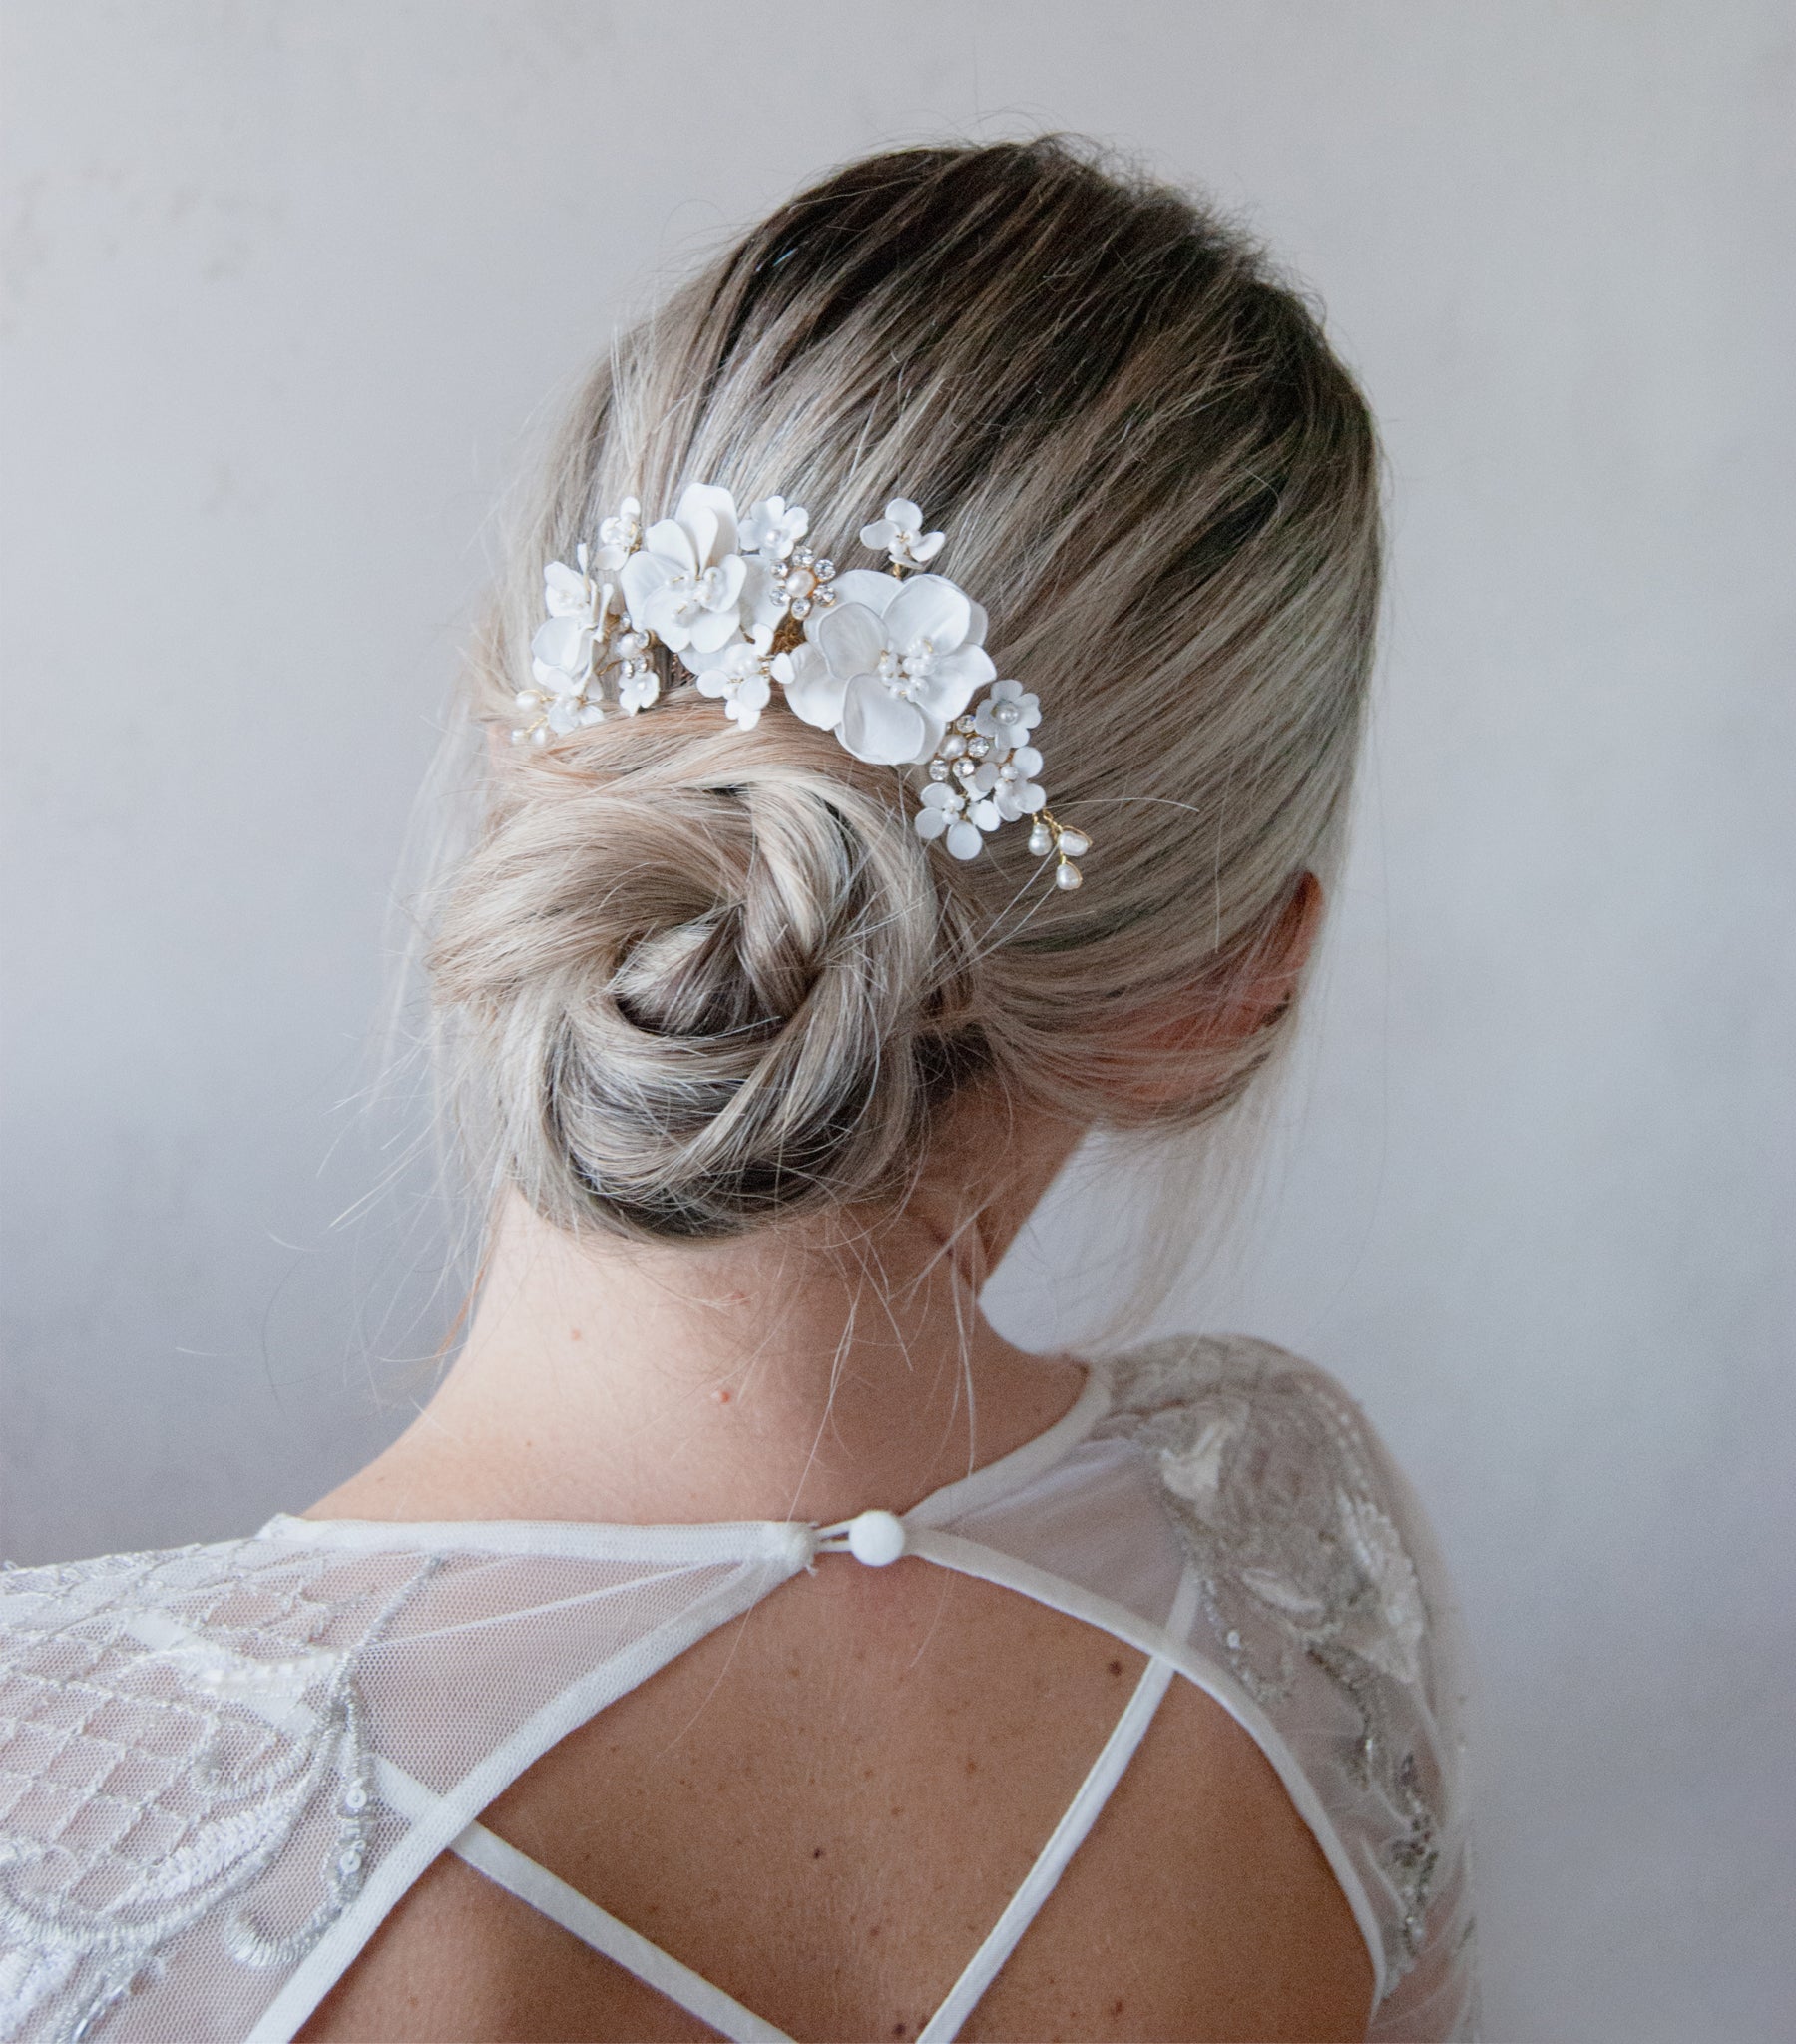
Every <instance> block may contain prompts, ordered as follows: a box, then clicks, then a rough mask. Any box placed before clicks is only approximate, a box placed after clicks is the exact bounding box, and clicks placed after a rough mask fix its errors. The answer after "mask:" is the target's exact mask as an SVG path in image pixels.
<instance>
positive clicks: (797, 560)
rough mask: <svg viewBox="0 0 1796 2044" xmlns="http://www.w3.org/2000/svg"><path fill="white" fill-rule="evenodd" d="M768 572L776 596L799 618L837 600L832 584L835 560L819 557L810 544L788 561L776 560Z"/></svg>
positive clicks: (799, 549) (800, 548)
mask: <svg viewBox="0 0 1796 2044" xmlns="http://www.w3.org/2000/svg"><path fill="white" fill-rule="evenodd" d="M768 572H769V579H770V580H771V582H772V585H773V593H774V595H775V596H776V597H777V598H778V599H779V601H780V602H781V603H783V604H784V605H785V607H786V609H787V611H789V612H790V613H791V615H792V616H793V617H795V618H797V619H799V620H803V619H805V618H808V617H809V616H810V614H811V611H812V609H813V608H815V609H818V610H823V609H827V607H828V606H829V605H830V604H832V603H834V602H835V600H836V593H835V591H834V590H833V589H831V588H830V586H829V585H830V584H831V583H832V582H833V581H834V580H835V563H834V562H833V561H820V560H818V559H817V557H816V555H815V554H814V553H812V552H811V550H810V548H809V547H799V548H798V549H797V551H796V552H795V553H793V554H792V556H791V558H790V559H789V560H784V561H776V562H774V563H773V564H772V566H771V568H770V569H769V571H768Z"/></svg>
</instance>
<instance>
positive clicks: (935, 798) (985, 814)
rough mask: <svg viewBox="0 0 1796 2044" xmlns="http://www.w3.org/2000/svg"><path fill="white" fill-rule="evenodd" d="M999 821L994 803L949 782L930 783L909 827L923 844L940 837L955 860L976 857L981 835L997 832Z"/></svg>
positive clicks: (935, 781)
mask: <svg viewBox="0 0 1796 2044" xmlns="http://www.w3.org/2000/svg"><path fill="white" fill-rule="evenodd" d="M1001 820H1002V819H1001V818H1000V816H999V814H998V809H997V805H996V804H995V803H993V802H989V801H985V800H982V799H981V798H980V797H979V796H978V795H977V794H975V793H973V792H971V791H970V790H969V789H967V788H965V787H961V786H957V785H955V784H954V783H952V782H950V781H946V780H932V781H931V782H930V783H929V785H928V786H927V787H926V788H924V790H923V794H922V807H921V808H919V809H918V811H917V813H916V814H915V815H914V816H913V817H912V818H911V827H912V828H913V829H914V830H915V831H916V833H917V835H918V836H919V837H921V838H922V840H923V842H924V843H925V844H929V843H933V842H934V840H935V839H936V838H938V837H943V838H946V839H947V843H948V849H949V850H950V851H951V852H952V853H953V854H954V856H955V857H956V858H977V857H978V856H979V847H980V844H981V842H982V841H983V839H982V837H981V833H982V832H983V831H986V830H996V829H997V827H998V825H999V822H1000V821H1001Z"/></svg>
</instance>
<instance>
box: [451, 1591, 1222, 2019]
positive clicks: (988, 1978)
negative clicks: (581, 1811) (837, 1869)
mask: <svg viewBox="0 0 1796 2044" xmlns="http://www.w3.org/2000/svg"><path fill="white" fill-rule="evenodd" d="M1196 1597H1197V1585H1196V1581H1195V1579H1194V1578H1193V1577H1192V1576H1191V1574H1190V1572H1189V1571H1188V1570H1187V1571H1186V1573H1185V1576H1184V1578H1183V1580H1182V1581H1181V1582H1180V1584H1179V1586H1178V1595H1177V1597H1176V1599H1175V1600H1174V1603H1173V1606H1172V1610H1171V1613H1170V1615H1169V1616H1168V1618H1167V1621H1166V1630H1167V1631H1168V1633H1170V1634H1171V1635H1172V1637H1173V1638H1175V1639H1182V1638H1183V1637H1184V1635H1185V1633H1186V1631H1187V1629H1188V1628H1189V1626H1190V1622H1191V1615H1192V1612H1193V1610H1194V1608H1195V1605H1196ZM1173 1673H1174V1671H1173V1668H1172V1664H1171V1663H1170V1662H1169V1661H1165V1660H1162V1659H1161V1658H1159V1657H1158V1656H1157V1655H1156V1656H1153V1657H1152V1658H1150V1659H1149V1661H1148V1663H1147V1666H1146V1668H1145V1669H1143V1670H1142V1673H1141V1679H1140V1681H1139V1682H1138V1683H1136V1685H1135V1688H1134V1693H1133V1695H1132V1696H1130V1698H1129V1700H1128V1702H1127V1704H1126V1705H1124V1706H1123V1709H1122V1716H1121V1717H1120V1718H1119V1719H1118V1720H1117V1722H1116V1724H1115V1726H1114V1727H1113V1728H1112V1730H1111V1735H1110V1737H1109V1738H1108V1739H1107V1740H1106V1741H1105V1743H1104V1750H1103V1751H1102V1752H1101V1753H1100V1754H1099V1756H1098V1758H1097V1760H1096V1761H1094V1762H1093V1764H1092V1767H1091V1771H1090V1772H1089V1773H1088V1774H1087V1776H1086V1778H1085V1780H1084V1781H1083V1782H1082V1783H1081V1784H1080V1787H1079V1791H1078V1793H1077V1794H1076V1795H1075V1796H1074V1797H1073V1800H1072V1801H1071V1802H1070V1803H1069V1804H1068V1805H1067V1809H1066V1812H1065V1814H1064V1815H1063V1816H1062V1817H1061V1820H1060V1822H1059V1823H1058V1824H1056V1825H1055V1827H1054V1831H1053V1834H1052V1835H1051V1836H1050V1838H1049V1840H1048V1842H1047V1844H1045V1845H1044V1846H1043V1847H1042V1849H1041V1851H1040V1853H1039V1854H1038V1855H1037V1857H1036V1861H1035V1864H1034V1865H1033V1866H1032V1867H1031V1868H1030V1869H1029V1872H1028V1873H1027V1874H1026V1875H1025V1876H1024V1878H1023V1882H1022V1885H1021V1886H1020V1887H1019V1888H1018V1889H1017V1892H1016V1893H1015V1894H1014V1895H1013V1896H1012V1897H1011V1899H1010V1901H1009V1903H1008V1904H1007V1905H1006V1907H1005V1910H1004V1913H1003V1915H1001V1916H1000V1917H999V1919H998V1921H997V1922H996V1923H995V1924H994V1925H993V1926H992V1929H991V1932H990V1934H989V1935H988V1936H987V1937H986V1939H985V1942H984V1943H983V1944H981V1946H980V1947H979V1949H978V1951H976V1952H975V1953H974V1954H973V1957H972V1958H971V1960H970V1961H969V1962H968V1964H967V1966H966V1969H965V1971H963V1972H962V1974H961V1976H960V1978H959V1979H958V1980H957V1981H956V1982H955V1983H954V1985H953V1987H952V1988H950V1989H949V1991H948V1996H947V1999H946V2000H945V2001H944V2002H943V2003H942V2005H941V2007H940V2008H938V2009H937V2010H936V2012H935V2014H934V2015H933V2016H931V2017H930V2019H929V2021H928V2023H927V2024H926V2025H925V2026H924V2028H923V2030H922V2032H921V2033H920V2035H919V2037H918V2040H917V2044H953V2039H954V2038H955V2037H957V2036H958V2035H959V2033H960V2027H961V2025H962V2024H963V2023H964V2022H965V2021H966V2020H967V2018H968V2016H970V2015H971V2014H972V2013H973V2011H974V2009H975V2008H977V2007H978V2005H979V2002H980V1998H981V1997H982V1996H983V1995H984V1993H985V1991H986V1989H987V1988H988V1987H990V1986H991V1984H992V1982H993V1981H994V1980H995V1979H996V1978H997V1977H998V1973H999V1971H1000V1969H1001V1968H1002V1967H1003V1965H1004V1962H1005V1961H1006V1960H1007V1959H1008V1958H1009V1957H1010V1955H1011V1953H1012V1952H1013V1951H1015V1949H1016V1948H1017V1944H1018V1941H1019V1940H1020V1939H1021V1937H1022V1935H1023V1933H1024V1932H1025V1931H1026V1930H1027V1929H1028V1928H1029V1926H1030V1924H1031V1923H1033V1922H1034V1921H1035V1919H1036V1915H1037V1913H1038V1912H1039V1911H1040V1909H1041V1907H1042V1904H1043V1903H1044V1902H1046V1901H1047V1899H1048V1897H1049V1896H1050V1895H1051V1894H1052V1893H1053V1892H1054V1885H1055V1883H1056V1882H1057V1881H1058V1880H1059V1879H1060V1877H1061V1875H1062V1873H1064V1872H1065V1870H1066V1867H1067V1863H1068V1861H1069V1860H1071V1859H1072V1857H1073V1855H1074V1853H1075V1852H1077V1851H1078V1850H1079V1848H1080V1846H1081V1845H1082V1844H1083V1843H1084V1842H1085V1838H1086V1835H1087V1833H1088V1832H1089V1831H1090V1830H1091V1828H1092V1826H1093V1824H1095V1823H1096V1822H1097V1820H1098V1814H1099V1812H1100V1811H1101V1810H1102V1809H1103V1808H1104V1805H1105V1804H1106V1803H1107V1802H1108V1801H1109V1800H1110V1797H1111V1793H1112V1791H1113V1790H1114V1789H1115V1788H1116V1786H1117V1784H1118V1783H1119V1782H1120V1781H1121V1780H1122V1775H1123V1771H1124V1770H1125V1769H1126V1768H1127V1766H1128V1763H1129V1762H1130V1761H1131V1760H1132V1759H1133V1758H1134V1753H1135V1749H1136V1748H1137V1747H1138V1746H1139V1745H1140V1743H1141V1741H1142V1739H1143V1738H1144V1737H1145V1736H1146V1732H1147V1728H1148V1726H1149V1725H1150V1724H1152V1722H1153V1714H1154V1712H1155V1711H1156V1710H1157V1709H1158V1708H1159V1704H1160V1699H1161V1698H1162V1697H1164V1695H1165V1694H1166V1691H1167V1689H1168V1687H1169V1686H1170V1684H1171V1681H1172V1676H1173ZM454 1850H455V1852H456V1854H457V1856H458V1857H460V1858H462V1859H464V1860H466V1861H467V1863H468V1864H469V1865H470V1866H472V1867H474V1868H476V1869H477V1870H478V1871H479V1872H481V1873H484V1874H485V1875H486V1876H487V1878H488V1879H489V1880H492V1881H494V1882H496V1883H497V1884H498V1885H499V1886H500V1887H502V1888H504V1889H506V1890H507V1892H508V1893H511V1894H514V1895H516V1896H517V1897H518V1899H519V1900H520V1901H524V1902H528V1903H529V1904H530V1905H531V1907H532V1908H535V1909H539V1910H541V1911H542V1913H543V1914H544V1915H545V1916H547V1917H549V1918H551V1920H552V1921H554V1922H556V1923H559V1924H560V1925H561V1926H562V1928H563V1929H564V1930H567V1931H571V1932H572V1933H573V1934H574V1936H576V1937H578V1938H579V1939H581V1940H582V1942H583V1943H586V1944H589V1945H591V1946H592V1947H593V1949H594V1950H595V1951H597V1952H602V1953H603V1954H604V1955H605V1957H606V1958H608V1959H611V1960H612V1961H613V1962H614V1963H615V1964H617V1965H620V1966H622V1967H623V1968H624V1969H625V1971H626V1972H629V1973H634V1974H635V1975H636V1977H637V1978H638V1979H639V1980H641V1981H643V1982H645V1983H646V1984H647V1985H648V1986H650V1987H653V1988H655V1989H656V1991H657V1992H658V1993H661V1994H665V1995H666V1996H667V1997H668V1999H669V2000H670V2001H672V2002H674V2003H676V2004H677V2005H678V2006H679V2007H680V2008H683V2009H685V2010H686V2011H687V2013H688V2014H690V2015H695V2016H697V2017H698V2018H699V2020H700V2021H701V2022H706V2023H709V2024H710V2026H711V2028H712V2029H714V2030H718V2031H720V2032H721V2033H722V2034H723V2035H724V2036H725V2037H727V2038H729V2039H730V2040H731V2044H791V2040H790V2039H789V2038H788V2037H787V2036H786V2033H785V2031H783V2030H781V2029H779V2028H777V2027H776V2026H775V2025H774V2024H772V2023H769V2022H767V2021H765V2020H764V2019H763V2018H762V2017H760V2016H757V2015H756V2014H755V2013H754V2011H753V2010H752V2009H749V2008H744V2007H743V2005H742V2004H741V2003H740V2002H739V2001H737V2000H736V1999H735V1997H734V1996H733V1995H729V1994H725V1993H724V1991H723V1990H722V1988H720V1987H716V1986H713V1985H712V1983H711V1982H710V1981H708V1980H706V1979H705V1978H704V1976H703V1974H701V1973H695V1972H693V1970H692V1969H691V1967H690V1966H687V1965H683V1964H681V1962H680V1961H679V1960H678V1959H676V1958H674V1957H673V1954H672V1953H670V1952H666V1951H664V1950H663V1949H662V1947H661V1946H660V1945H658V1944H655V1943H653V1942H651V1940H650V1939H648V1938H646V1937H644V1936H643V1935H642V1933H641V1932H640V1931H636V1930H632V1929H631V1927H630V1925H629V1924H627V1923H625V1922H622V1921H621V1920H620V1919H619V1918H618V1917H616V1916H614V1915H612V1914H611V1912H610V1911H609V1910H606V1909H602V1908H600V1907H599V1905H598V1903H597V1902H593V1901H589V1900H588V1898H587V1897H586V1896H585V1895H583V1894H582V1893H581V1892H580V1890H579V1889H578V1888H575V1887H571V1886H570V1885H569V1884H568V1883H567V1882H566V1881H565V1880H562V1879H560V1878H559V1877H558V1876H557V1875H555V1874H553V1873H551V1872H550V1871H549V1870H548V1868H547V1867H545V1866H540V1865H538V1863H537V1862H536V1861H535V1860H534V1859H532V1858H530V1857H528V1856H527V1855H526V1854H525V1853H523V1852H520V1851H519V1850H518V1849H517V1848H516V1846H514V1845H508V1844H507V1843H506V1842H505V1840H504V1839H503V1838H500V1837H497V1836H496V1835H495V1834H494V1833H493V1832H491V1831H489V1830H488V1829H487V1828H486V1826H485V1825H484V1824H478V1823H475V1824H470V1825H469V1826H468V1828H467V1829H466V1830H465V1831H464V1832H463V1833H462V1834H461V1836H460V1837H459V1838H457V1839H456V1841H455V1845H454Z"/></svg>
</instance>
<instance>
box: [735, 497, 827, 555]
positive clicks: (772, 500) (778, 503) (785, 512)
mask: <svg viewBox="0 0 1796 2044" xmlns="http://www.w3.org/2000/svg"><path fill="white" fill-rule="evenodd" d="M809 530H810V513H809V512H808V511H807V510H805V508H804V506H803V505H802V504H788V503H787V502H786V500H785V499H784V498H783V497H762V498H761V500H760V502H759V503H758V504H750V505H749V507H748V515H747V517H745V518H744V519H743V520H742V534H741V544H742V551H743V553H745V554H759V555H761V556H762V558H763V559H765V560H769V561H783V560H784V559H785V558H786V556H787V555H788V554H790V552H791V551H792V549H793V548H794V547H795V546H796V545H797V544H798V542H799V541H800V540H801V539H802V538H803V537H804V535H805V534H806V533H807V532H809Z"/></svg>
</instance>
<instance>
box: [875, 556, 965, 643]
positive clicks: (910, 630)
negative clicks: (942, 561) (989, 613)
mask: <svg viewBox="0 0 1796 2044" xmlns="http://www.w3.org/2000/svg"><path fill="white" fill-rule="evenodd" d="M972 622H973V606H972V604H971V603H970V602H969V601H968V599H967V593H966V591H965V590H963V589H957V588H956V587H955V585H954V584H953V583H952V582H950V581H949V580H948V578H947V577H946V576H945V575H913V576H911V577H910V579H909V580H908V581H906V582H905V583H904V584H903V585H902V586H901V587H900V589H899V591H898V594H897V595H896V596H895V597H893V599H892V601H891V604H890V606H889V608H888V609H887V611H886V614H885V629H886V637H887V638H888V639H889V640H890V641H891V643H892V644H893V645H894V646H895V647H897V648H898V649H899V651H900V652H905V653H908V652H909V651H911V649H912V648H914V647H918V646H921V645H922V643H923V641H924V640H925V639H927V640H928V641H929V643H930V645H931V646H933V647H934V648H935V650H936V652H937V653H938V654H943V653H952V652H954V650H955V649H956V648H957V647H958V646H960V645H961V644H962V643H963V642H964V641H965V639H966V636H967V627H968V626H969V625H970V624H972Z"/></svg>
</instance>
